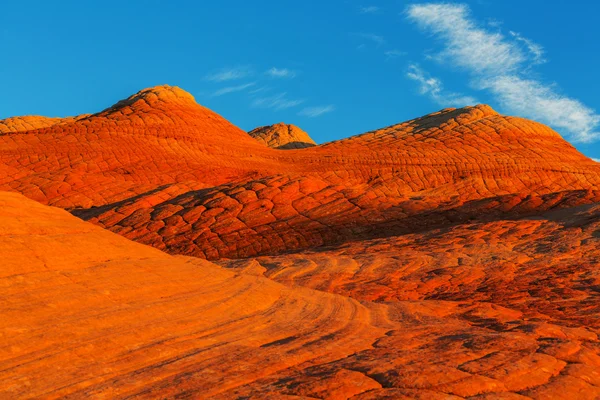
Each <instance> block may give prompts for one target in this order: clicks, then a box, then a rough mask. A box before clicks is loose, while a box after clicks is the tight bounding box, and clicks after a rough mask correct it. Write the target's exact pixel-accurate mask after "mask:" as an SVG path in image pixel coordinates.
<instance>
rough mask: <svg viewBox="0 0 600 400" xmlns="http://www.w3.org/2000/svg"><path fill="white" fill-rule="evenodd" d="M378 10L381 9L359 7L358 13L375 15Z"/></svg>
mask: <svg viewBox="0 0 600 400" xmlns="http://www.w3.org/2000/svg"><path fill="white" fill-rule="evenodd" d="M380 10H381V8H379V7H376V6H367V7H361V8H360V13H361V14H377V13H378V12H379V11H380Z"/></svg>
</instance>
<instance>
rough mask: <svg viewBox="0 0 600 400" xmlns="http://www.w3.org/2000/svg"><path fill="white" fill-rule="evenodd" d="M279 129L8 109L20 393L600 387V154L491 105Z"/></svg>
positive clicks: (435, 395) (6, 331)
mask: <svg viewBox="0 0 600 400" xmlns="http://www.w3.org/2000/svg"><path fill="white" fill-rule="evenodd" d="M274 127H276V128H273V129H271V128H268V127H267V128H266V129H263V130H262V131H257V130H255V131H256V132H255V131H253V132H255V133H254V134H252V132H251V135H252V136H254V137H256V136H260V137H261V138H262V143H260V142H259V141H257V140H255V139H253V138H252V137H250V136H249V135H248V134H247V133H246V132H244V131H242V130H241V129H239V128H237V127H235V126H233V125H232V124H230V123H229V122H227V121H226V120H225V119H224V118H222V117H220V116H219V115H217V114H215V113H213V112H212V111H210V110H208V109H206V108H204V107H202V106H200V105H198V104H197V103H196V102H195V101H194V99H193V97H192V96H191V95H190V94H188V93H186V92H185V91H183V90H181V89H179V88H176V87H169V86H161V87H155V88H150V89H146V90H143V91H141V92H139V93H137V94H135V95H133V96H131V97H129V98H128V99H125V100H123V101H121V102H118V103H117V104H115V105H114V106H112V107H110V108H108V109H106V110H104V111H101V112H99V113H96V114H90V115H85V116H79V117H72V118H65V119H45V118H42V117H16V118H10V119H8V120H4V121H0V190H4V191H8V192H13V193H8V192H5V193H2V192H0V220H1V221H2V224H0V249H2V254H3V255H5V257H4V258H5V259H7V260H8V261H7V264H6V265H7V266H6V267H5V268H4V269H3V270H2V275H1V276H0V282H1V283H0V299H2V301H0V324H1V327H2V328H1V329H0V332H1V335H2V336H0V337H2V339H3V342H4V346H3V350H2V351H0V382H3V383H5V382H6V384H3V385H0V390H1V391H3V392H2V395H3V396H0V397H8V398H13V397H17V398H19V397H64V396H67V397H69V396H70V397H73V398H79V397H85V396H88V397H110V398H115V397H116V398H126V397H141V398H157V397H161V398H163V397H167V398H171V397H184V398H190V397H191V398H217V399H219V398H223V399H230V398H252V399H265V398H266V399H268V398H272V399H281V398H290V399H291V398H324V399H347V398H353V399H380V398H389V399H415V398H417V399H419V398H420V399H461V398H474V399H513V398H514V399H528V398H530V399H553V398H565V399H572V398H577V399H595V398H600V343H599V340H598V336H597V335H598V333H599V332H600V319H599V318H598V315H600V299H599V298H598V293H599V288H600V275H599V274H600V272H598V266H599V265H600V250H599V249H600V164H598V163H596V162H594V161H592V160H591V159H589V158H587V157H585V156H583V155H582V154H580V153H579V152H578V151H577V150H576V149H575V148H574V147H572V146H571V145H570V144H568V143H567V142H566V141H564V140H563V139H562V138H561V137H560V135H558V134H557V133H556V132H554V131H553V130H551V129H550V128H548V127H546V126H544V125H541V124H539V123H536V122H533V121H529V120H525V119H522V118H518V117H510V116H503V115H500V114H498V113H497V112H495V111H494V110H492V109H491V108H490V107H489V106H485V105H478V106H474V107H466V108H462V109H446V110H442V111H440V112H437V113H433V114H430V115H427V116H425V117H422V118H417V119H414V120H411V121H407V122H404V123H400V124H397V125H393V126H390V127H387V128H382V129H378V130H375V131H372V132H368V133H365V134H362V135H358V136H354V137H351V138H348V139H344V140H340V141H336V142H331V143H327V144H324V145H319V146H312V147H306V148H302V149H289V150H286V151H281V145H278V144H279V143H283V142H282V141H281V140H283V141H284V142H286V144H289V143H293V142H294V141H295V140H296V139H297V138H302V136H297V135H296V134H294V135H296V136H294V135H291V134H290V133H289V132H291V130H288V133H286V135H288V136H286V135H280V136H277V135H276V133H278V132H283V133H285V132H286V129H288V128H287V127H286V126H285V125H281V124H278V125H275V126H274ZM259 129H262V128H259ZM291 136H294V139H293V140H292V139H290V138H291ZM306 137H307V136H306ZM309 139H310V138H309ZM259 140H260V138H259ZM290 140H291V141H290ZM303 140H306V138H304V139H303ZM286 144H284V145H283V146H285V145H286ZM14 192H18V193H21V194H23V195H25V196H26V197H28V198H29V199H33V200H36V201H37V202H39V203H42V204H46V205H52V206H56V207H60V208H64V209H66V210H67V211H69V212H70V213H71V214H73V215H75V216H77V217H79V218H81V219H83V220H86V221H89V222H84V221H81V220H80V219H77V218H75V217H74V216H73V215H69V214H68V213H67V212H66V211H62V210H59V209H56V208H50V207H47V206H45V205H41V204H38V203H36V202H33V201H31V200H27V199H26V198H24V197H22V196H21V195H18V194H15V193H14ZM102 228H105V229H102ZM107 230H110V231H112V233H111V232H108V231H107ZM115 233H118V234H119V235H120V236H119V235H115ZM128 239H132V240H133V241H129V240H128ZM135 242H139V243H135ZM144 244H145V245H150V246H152V247H154V248H152V247H146V246H145V245H144ZM160 250H164V251H165V253H163V252H161V251H160ZM166 253H170V254H171V255H168V254H166ZM203 259H208V260H212V261H214V263H216V264H218V265H216V264H214V263H211V262H209V261H205V260H203Z"/></svg>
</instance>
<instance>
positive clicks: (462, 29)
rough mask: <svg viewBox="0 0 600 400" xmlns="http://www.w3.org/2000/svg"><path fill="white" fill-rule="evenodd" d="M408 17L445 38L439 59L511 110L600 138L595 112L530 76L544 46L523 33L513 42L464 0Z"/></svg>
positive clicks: (415, 8) (411, 10)
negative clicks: (484, 23) (482, 22)
mask: <svg viewBox="0 0 600 400" xmlns="http://www.w3.org/2000/svg"><path fill="white" fill-rule="evenodd" d="M407 15H408V18H409V19H410V20H411V21H413V22H415V23H417V24H418V25H419V26H420V27H421V28H423V29H425V30H426V31H428V32H431V33H433V34H434V35H435V36H436V37H438V38H440V39H442V41H443V42H444V44H445V47H444V50H443V51H442V52H441V53H440V54H439V55H438V57H434V59H437V60H438V61H441V62H448V63H449V64H451V65H452V66H454V67H458V68H461V69H464V70H466V71H468V72H470V73H471V75H472V77H473V81H472V82H471V86H472V87H474V88H476V89H480V90H482V89H487V90H490V91H491V92H492V93H493V94H494V95H495V96H496V98H497V99H498V101H499V102H500V103H501V104H502V105H503V107H505V108H506V109H509V110H511V112H514V113H515V114H518V115H522V116H525V117H529V118H534V119H538V120H540V121H541V122H544V123H547V124H549V125H552V126H554V127H556V128H560V129H561V130H563V131H564V132H567V133H568V134H569V135H570V137H571V138H572V139H574V140H576V141H591V140H594V139H597V138H599V137H600V133H599V132H598V126H599V125H600V116H599V115H598V114H596V113H595V111H594V110H592V109H590V108H588V107H586V106H585V105H584V104H582V103H581V102H579V101H578V100H575V99H572V98H569V97H567V96H564V95H562V94H560V93H558V92H557V90H556V88H555V87H554V85H547V84H544V83H542V82H540V81H537V80H532V79H527V78H526V77H525V75H526V74H527V71H528V65H529V64H532V63H533V64H535V63H540V62H541V60H543V55H544V51H543V48H542V47H541V46H539V45H537V44H536V43H534V42H532V41H530V40H528V39H525V38H523V37H522V36H521V35H520V34H514V35H511V36H512V40H511V39H510V38H506V37H504V36H503V35H502V34H501V33H495V32H490V31H488V30H486V29H483V28H481V27H480V26H478V24H477V23H476V22H475V21H474V20H473V19H472V17H471V15H470V10H469V8H468V6H466V5H464V4H448V3H443V4H414V5H411V6H409V7H408V8H407ZM523 44H524V45H525V48H526V50H527V51H526V52H524V51H523Z"/></svg>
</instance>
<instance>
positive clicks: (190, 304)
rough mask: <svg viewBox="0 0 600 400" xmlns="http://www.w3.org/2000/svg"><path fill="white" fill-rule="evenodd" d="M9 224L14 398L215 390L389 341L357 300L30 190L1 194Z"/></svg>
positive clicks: (7, 301)
mask: <svg viewBox="0 0 600 400" xmlns="http://www.w3.org/2000/svg"><path fill="white" fill-rule="evenodd" d="M0 221H2V224H0V250H1V253H2V255H3V268H2V271H1V274H0V299H1V300H0V337H1V339H2V345H1V346H0V397H2V398H33V397H44V398H59V397H61V398H62V397H70V398H81V397H104V398H126V397H129V396H139V397H144V398H157V397H160V398H164V397H170V396H175V395H182V396H193V397H200V398H209V397H213V396H217V395H219V393H221V392H224V391H227V390H229V389H232V388H235V387H237V386H240V385H244V384H248V383H250V382H252V381H254V380H257V379H261V378H265V377H268V376H270V375H272V374H276V373H279V372H281V371H282V370H285V369H292V368H297V366H299V365H305V366H306V365H320V364H323V363H328V362H330V361H334V360H336V359H339V358H343V357H346V356H347V355H350V354H351V353H353V352H354V351H359V350H363V349H367V348H370V347H371V344H372V343H373V342H374V341H375V340H376V339H377V338H379V337H383V336H384V332H385V330H384V328H383V326H380V327H377V326H374V325H375V323H376V319H377V318H380V319H384V317H385V316H384V314H383V313H382V312H380V311H377V310H369V309H368V308H366V307H364V306H362V305H361V304H360V303H359V302H357V301H354V300H351V299H348V298H344V297H342V296H336V295H330V294H327V293H322V292H316V291H313V290H310V289H303V288H298V289H294V290H292V289H288V288H286V287H285V286H282V285H280V284H277V283H274V282H272V281H270V280H268V279H266V278H261V277H256V276H250V275H245V274H236V273H233V272H230V271H227V270H224V269H222V268H220V267H218V266H216V265H214V264H211V263H209V262H206V261H202V260H197V259H190V258H182V257H172V256H169V255H167V254H164V253H161V252H160V251H158V250H155V249H152V248H150V247H147V246H143V245H140V244H137V243H134V242H131V241H129V240H127V239H124V238H122V237H120V236H117V235H115V234H113V233H110V232H107V231H105V230H103V229H101V228H98V227H95V226H93V225H91V224H89V223H85V222H83V221H81V220H78V219H77V218H75V217H73V216H71V215H69V214H68V213H67V212H65V211H62V210H59V209H56V208H50V207H47V206H43V205H40V204H38V203H35V202H33V201H31V200H28V199H26V198H24V197H22V196H21V195H17V194H14V193H6V192H0ZM365 390H366V389H365ZM358 392H360V390H359V391H358Z"/></svg>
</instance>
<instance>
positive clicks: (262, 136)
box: [248, 122, 316, 150]
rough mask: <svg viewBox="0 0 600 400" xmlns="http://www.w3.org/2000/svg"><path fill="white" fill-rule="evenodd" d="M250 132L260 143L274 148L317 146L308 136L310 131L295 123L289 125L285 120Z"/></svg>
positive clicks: (286, 148)
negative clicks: (305, 130)
mask: <svg viewBox="0 0 600 400" xmlns="http://www.w3.org/2000/svg"><path fill="white" fill-rule="evenodd" d="M248 134H249V135H250V136H252V137H253V138H254V139H256V140H258V141H259V142H260V143H263V144H265V145H266V146H268V147H272V148H274V149H280V150H289V149H304V148H306V147H312V146H316V143H315V141H314V140H312V138H311V137H310V136H308V133H306V132H304V131H303V130H302V129H300V128H298V127H297V126H295V125H288V124H284V123H283V122H280V123H278V124H275V125H268V126H261V127H258V128H255V129H253V130H251V131H250V132H248Z"/></svg>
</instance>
